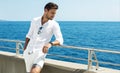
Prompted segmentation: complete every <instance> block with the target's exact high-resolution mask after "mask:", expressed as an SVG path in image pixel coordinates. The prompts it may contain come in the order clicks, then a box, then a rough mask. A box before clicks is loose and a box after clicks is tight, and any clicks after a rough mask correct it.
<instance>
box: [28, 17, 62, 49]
mask: <svg viewBox="0 0 120 73" xmlns="http://www.w3.org/2000/svg"><path fill="white" fill-rule="evenodd" d="M40 27H42V29H41V30H39V28H40ZM39 31H41V32H40V33H39V34H38V32H39ZM53 35H55V38H56V40H57V41H59V42H60V44H61V45H62V44H63V37H62V34H61V30H60V27H59V24H58V23H57V22H56V21H54V20H48V22H46V23H44V24H43V25H42V24H41V17H37V18H34V19H33V20H32V22H31V25H30V29H29V32H28V34H27V35H26V37H27V38H29V39H30V41H29V43H28V46H27V48H26V49H41V50H42V48H43V46H44V45H45V44H47V43H48V42H50V40H51V38H52V36H53Z"/></svg>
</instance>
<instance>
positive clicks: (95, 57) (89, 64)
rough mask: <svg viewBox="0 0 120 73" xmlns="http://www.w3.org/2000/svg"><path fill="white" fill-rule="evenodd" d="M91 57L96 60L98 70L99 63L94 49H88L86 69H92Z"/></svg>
mask: <svg viewBox="0 0 120 73" xmlns="http://www.w3.org/2000/svg"><path fill="white" fill-rule="evenodd" d="M92 58H94V61H95V62H96V70H98V67H99V63H98V60H97V56H96V54H95V52H94V50H88V70H90V69H92Z"/></svg>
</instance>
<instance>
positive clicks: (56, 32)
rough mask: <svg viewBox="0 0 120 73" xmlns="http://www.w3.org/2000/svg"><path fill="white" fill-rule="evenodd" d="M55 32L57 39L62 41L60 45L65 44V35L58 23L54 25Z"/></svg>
mask: <svg viewBox="0 0 120 73" xmlns="http://www.w3.org/2000/svg"><path fill="white" fill-rule="evenodd" d="M53 34H54V35H55V39H56V40H57V41H59V42H60V45H63V37H62V33H61V30H60V26H59V24H58V23H56V24H55V25H54V27H53Z"/></svg>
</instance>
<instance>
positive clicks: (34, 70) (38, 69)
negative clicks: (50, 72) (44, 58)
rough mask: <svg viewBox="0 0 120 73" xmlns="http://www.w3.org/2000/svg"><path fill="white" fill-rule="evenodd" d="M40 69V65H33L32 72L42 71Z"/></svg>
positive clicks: (38, 72)
mask: <svg viewBox="0 0 120 73" xmlns="http://www.w3.org/2000/svg"><path fill="white" fill-rule="evenodd" d="M40 71H41V68H40V67H38V66H34V67H32V69H31V72H30V73H40Z"/></svg>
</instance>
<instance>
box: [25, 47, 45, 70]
mask: <svg viewBox="0 0 120 73" xmlns="http://www.w3.org/2000/svg"><path fill="white" fill-rule="evenodd" d="M23 57H24V60H25V65H26V71H27V72H30V70H31V68H32V66H33V65H38V66H40V68H42V67H43V65H44V61H45V57H46V54H44V53H42V51H40V50H39V49H35V50H32V51H30V50H28V49H26V50H25V51H24V53H23Z"/></svg>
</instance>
